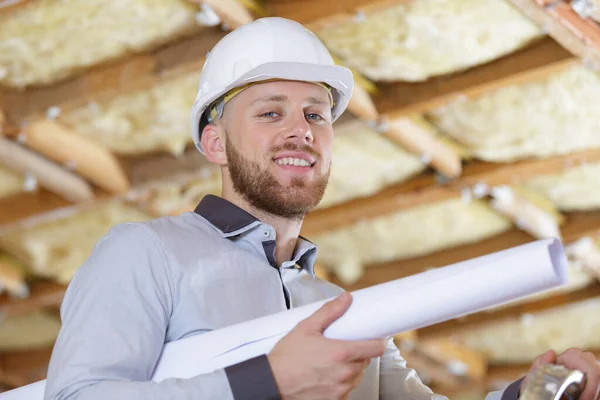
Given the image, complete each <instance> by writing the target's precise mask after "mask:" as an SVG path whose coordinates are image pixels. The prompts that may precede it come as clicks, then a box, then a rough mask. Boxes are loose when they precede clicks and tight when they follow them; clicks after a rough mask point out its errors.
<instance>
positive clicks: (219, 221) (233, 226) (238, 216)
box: [194, 194, 317, 276]
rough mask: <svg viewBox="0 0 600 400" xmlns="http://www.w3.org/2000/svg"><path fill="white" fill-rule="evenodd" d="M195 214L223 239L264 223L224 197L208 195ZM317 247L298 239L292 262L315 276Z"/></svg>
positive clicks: (303, 239)
mask: <svg viewBox="0 0 600 400" xmlns="http://www.w3.org/2000/svg"><path fill="white" fill-rule="evenodd" d="M194 212H195V213H196V214H198V215H200V216H201V217H203V218H204V219H205V220H207V221H208V222H209V223H210V224H211V225H212V226H213V227H214V228H215V229H217V230H218V231H219V232H220V233H221V235H222V236H223V237H226V238H230V237H232V236H236V235H240V234H242V233H245V232H247V231H250V230H252V229H253V228H255V227H256V226H258V225H261V224H262V222H261V221H260V220H259V219H258V218H256V217H255V216H253V215H252V214H250V213H248V212H247V211H245V210H243V209H241V208H240V207H238V206H236V205H235V204H233V203H232V202H230V201H228V200H225V199H224V198H222V197H219V196H215V195H212V194H208V195H206V196H204V197H203V198H202V200H200V203H199V204H198V205H197V206H196V209H195V210H194ZM316 258H317V246H316V245H315V244H314V243H312V242H310V241H309V240H307V239H305V238H303V237H302V236H300V237H298V243H297V245H296V249H295V250H294V255H293V257H292V260H294V261H295V262H296V263H297V264H298V265H299V266H300V267H301V268H302V269H304V270H305V271H307V272H308V273H310V274H311V275H312V276H314V263H315V259H316Z"/></svg>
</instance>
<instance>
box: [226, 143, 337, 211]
mask: <svg viewBox="0 0 600 400" xmlns="http://www.w3.org/2000/svg"><path fill="white" fill-rule="evenodd" d="M281 150H288V151H304V152H307V153H309V154H312V155H313V156H315V157H316V159H317V160H318V159H319V157H318V154H316V153H315V151H314V150H313V149H312V148H310V147H308V146H299V145H295V144H292V143H289V142H288V143H285V145H283V146H280V147H278V148H275V149H273V150H272V151H273V153H275V152H277V151H281ZM225 151H226V154H227V161H228V163H229V175H230V176H231V181H232V183H233V188H234V190H235V191H236V192H238V193H239V194H240V195H242V196H243V197H244V199H245V200H246V201H247V202H248V203H250V205H251V206H252V207H254V208H256V209H258V210H261V211H264V212H267V213H269V214H272V215H276V216H278V217H282V218H286V219H293V220H300V219H302V218H303V217H304V216H305V215H306V213H307V212H308V211H310V210H311V209H312V208H314V207H316V206H317V204H319V202H320V201H321V199H322V198H323V194H324V193H325V188H326V187H327V182H328V180H329V170H328V171H327V173H325V174H323V175H322V176H319V177H318V178H317V180H316V182H314V183H312V184H311V183H308V182H307V181H306V179H304V178H301V177H294V178H292V181H291V182H290V184H289V185H288V186H283V185H281V184H280V183H279V182H278V181H277V178H275V176H274V175H273V173H272V172H271V171H269V169H268V168H261V167H260V165H259V164H258V163H256V162H253V161H250V160H247V159H246V158H244V157H243V156H242V155H241V154H240V152H238V151H237V150H236V149H235V147H234V146H233V144H232V143H231V141H228V143H227V146H226V148H225Z"/></svg>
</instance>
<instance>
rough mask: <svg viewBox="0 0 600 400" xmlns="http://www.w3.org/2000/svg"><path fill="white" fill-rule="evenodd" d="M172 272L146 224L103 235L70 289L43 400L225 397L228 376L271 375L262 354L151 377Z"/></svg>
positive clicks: (166, 320) (238, 378) (162, 337)
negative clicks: (184, 374) (181, 374)
mask: <svg viewBox="0 0 600 400" xmlns="http://www.w3.org/2000/svg"><path fill="white" fill-rule="evenodd" d="M168 271H169V265H168V264H167V260H166V257H165V254H164V252H163V250H162V243H161V242H160V240H159V239H158V237H156V235H155V234H154V232H153V231H151V230H150V228H148V227H147V226H144V225H143V224H133V223H127V224H121V225H118V226H116V227H114V228H112V229H111V231H110V232H109V233H108V234H107V235H106V236H104V237H103V238H101V239H100V240H99V241H98V243H97V244H96V247H95V248H94V250H93V251H92V254H91V255H90V256H89V258H88V259H87V260H86V262H85V263H84V265H82V267H81V268H80V269H79V270H78V271H77V273H76V274H75V277H74V278H73V280H72V282H71V283H70V285H69V287H68V289H67V293H66V295H65V299H64V301H63V305H62V308H61V318H62V322H63V325H62V328H61V331H60V333H59V336H58V339H57V341H56V344H55V347H54V350H53V353H52V357H51V361H50V365H49V368H48V376H47V380H46V391H45V396H44V399H45V400H67V399H69V400H72V399H81V400H100V399H112V400H121V399H122V400H125V399H127V400H142V399H143V400H153V399H157V400H158V399H167V398H169V399H182V400H184V399H190V400H191V399H194V400H202V399H224V400H228V399H233V398H234V393H233V392H232V385H230V380H231V383H232V384H235V385H237V386H236V387H237V391H238V392H239V391H240V389H239V384H240V382H248V381H250V382H251V381H252V379H255V380H256V379H257V377H258V376H260V375H261V374H262V376H263V378H264V375H265V374H270V370H268V369H267V367H268V362H267V366H265V365H264V364H265V363H264V360H262V361H261V358H260V357H259V358H257V359H253V360H248V361H247V362H245V363H242V364H239V365H236V366H234V367H229V371H226V370H217V371H214V372H212V373H208V374H202V375H198V376H196V377H193V378H190V379H175V378H173V379H166V380H163V381H161V382H160V383H157V382H153V381H151V377H152V374H153V370H154V367H155V365H156V363H157V361H158V358H159V356H160V353H161V351H162V347H163V344H164V341H165V336H166V331H167V328H168V325H169V319H170V315H171V309H172V307H173V304H172V301H173V300H172V299H173V296H172V292H171V289H172V286H171V281H170V280H171V279H172V276H170V274H169V273H168ZM265 359H266V358H265ZM257 365H258V367H257ZM261 366H262V368H261ZM267 378H268V376H267ZM271 380H272V382H273V385H274V380H273V378H272V374H271ZM263 382H264V381H263ZM267 382H268V381H267ZM265 386H268V385H265ZM262 390H263V391H264V390H266V389H264V388H263V389H262ZM236 398H244V397H243V396H241V397H236ZM265 398H267V397H265Z"/></svg>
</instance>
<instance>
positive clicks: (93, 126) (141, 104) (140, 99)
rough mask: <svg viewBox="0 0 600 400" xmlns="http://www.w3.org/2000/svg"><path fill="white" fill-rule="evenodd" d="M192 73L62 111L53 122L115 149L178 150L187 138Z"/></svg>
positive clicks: (193, 85)
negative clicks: (57, 119) (57, 122)
mask: <svg viewBox="0 0 600 400" xmlns="http://www.w3.org/2000/svg"><path fill="white" fill-rule="evenodd" d="M198 78H199V72H195V73H188V74H184V75H182V76H179V77H177V78H172V79H165V80H164V81H161V82H159V83H157V84H156V85H154V86H152V87H151V88H149V89H145V90H139V91H135V92H132V93H126V94H122V95H120V96H117V97H114V98H112V99H110V100H108V101H105V102H98V103H89V104H87V105H85V106H82V107H79V108H75V109H73V110H67V111H65V112H64V113H62V114H61V115H60V117H59V121H60V122H62V123H64V124H66V125H67V126H69V127H71V128H72V129H73V130H74V131H75V132H77V133H78V134H80V135H84V136H87V137H89V138H90V139H92V140H95V141H98V142H100V143H102V144H104V145H105V146H106V147H107V148H109V149H110V150H112V151H114V152H115V153H117V154H123V155H135V154H142V153H149V152H157V151H169V152H171V153H173V154H175V155H181V154H182V153H183V151H184V150H185V147H186V145H187V144H188V143H190V142H191V141H192V138H191V134H190V126H189V113H190V110H191V107H192V104H193V103H194V98H195V97H196V89H197V86H198Z"/></svg>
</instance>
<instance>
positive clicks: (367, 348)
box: [336, 339, 387, 362]
mask: <svg viewBox="0 0 600 400" xmlns="http://www.w3.org/2000/svg"><path fill="white" fill-rule="evenodd" d="M336 342H337V343H336V345H337V347H338V352H337V354H338V357H337V359H338V361H342V362H348V361H370V360H371V358H374V357H380V356H381V355H383V353H384V352H385V348H386V346H387V340H385V339H375V340H353V341H336Z"/></svg>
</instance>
